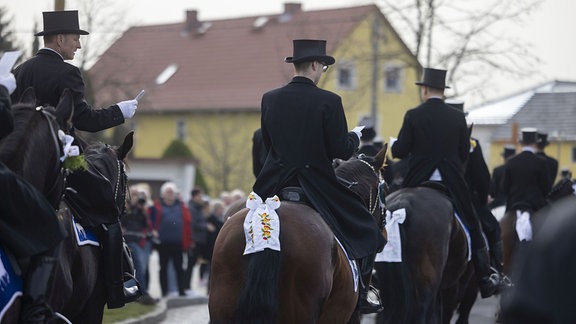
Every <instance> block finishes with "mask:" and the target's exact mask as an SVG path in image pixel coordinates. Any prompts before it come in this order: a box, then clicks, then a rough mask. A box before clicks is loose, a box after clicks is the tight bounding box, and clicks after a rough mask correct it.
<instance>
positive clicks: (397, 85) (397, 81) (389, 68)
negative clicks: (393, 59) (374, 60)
mask: <svg viewBox="0 0 576 324" xmlns="http://www.w3.org/2000/svg"><path fill="white" fill-rule="evenodd" d="M403 72H404V69H403V68H402V66H401V65H399V64H387V65H385V66H384V91H385V92H402V82H403V81H404V73H403Z"/></svg>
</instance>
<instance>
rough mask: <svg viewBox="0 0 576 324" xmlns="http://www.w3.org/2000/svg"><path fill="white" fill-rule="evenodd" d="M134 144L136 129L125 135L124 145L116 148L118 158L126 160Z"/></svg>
mask: <svg viewBox="0 0 576 324" xmlns="http://www.w3.org/2000/svg"><path fill="white" fill-rule="evenodd" d="M133 144H134V131H130V132H129V133H128V134H126V137H124V142H122V145H120V147H118V148H117V149H116V154H117V155H118V160H124V159H125V158H126V156H128V152H130V150H131V149H132V145H133Z"/></svg>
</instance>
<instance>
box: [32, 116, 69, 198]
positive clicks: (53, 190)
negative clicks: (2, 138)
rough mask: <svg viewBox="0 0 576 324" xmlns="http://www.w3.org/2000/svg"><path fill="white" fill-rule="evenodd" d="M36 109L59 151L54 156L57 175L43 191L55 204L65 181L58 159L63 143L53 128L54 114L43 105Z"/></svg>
mask: <svg viewBox="0 0 576 324" xmlns="http://www.w3.org/2000/svg"><path fill="white" fill-rule="evenodd" d="M36 111H39V112H41V113H42V116H44V118H46V121H47V122H48V126H49V128H50V134H51V135H52V139H53V140H54V145H55V147H56V152H58V153H59V154H58V155H57V157H56V165H57V166H58V175H57V176H56V179H55V180H54V181H53V182H52V186H51V187H50V188H49V189H48V191H47V192H46V193H45V196H46V198H47V199H48V201H50V202H51V203H52V202H54V203H55V204H58V203H59V202H60V198H61V196H62V193H63V192H64V184H65V182H66V176H65V172H64V166H63V163H62V162H61V161H60V155H61V154H63V152H64V147H63V143H62V142H61V141H60V138H59V136H58V132H57V131H56V130H55V129H54V125H53V122H54V121H55V120H56V116H54V114H53V113H52V112H50V111H47V110H46V109H44V107H42V106H38V107H36ZM47 183H48V182H47ZM53 207H55V208H58V206H57V205H56V206H54V205H53Z"/></svg>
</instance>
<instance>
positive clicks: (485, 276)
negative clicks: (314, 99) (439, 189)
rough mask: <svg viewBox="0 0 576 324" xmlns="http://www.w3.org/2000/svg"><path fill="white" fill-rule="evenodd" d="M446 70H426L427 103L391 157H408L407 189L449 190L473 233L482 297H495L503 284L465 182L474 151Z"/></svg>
mask: <svg viewBox="0 0 576 324" xmlns="http://www.w3.org/2000/svg"><path fill="white" fill-rule="evenodd" d="M445 82H446V71H445V70H437V69H430V68H425V69H424V73H423V76H422V81H421V82H417V83H416V84H417V85H419V86H420V93H421V95H422V98H423V99H424V100H425V102H424V103H423V104H421V105H420V106H418V107H416V108H414V109H411V110H409V111H408V112H406V115H405V116H404V122H403V124H402V128H401V129H400V132H399V134H398V139H397V141H396V142H395V143H394V144H392V154H393V155H394V157H397V158H402V159H403V158H409V162H408V163H409V166H408V173H407V174H406V178H405V179H404V186H408V187H414V186H418V185H420V184H422V183H423V182H426V181H441V182H442V183H443V184H444V185H445V186H446V187H447V189H448V191H449V193H450V195H451V196H452V198H453V200H454V204H455V209H456V211H457V212H458V214H459V215H460V217H462V220H463V221H464V222H465V224H466V226H467V228H468V230H469V231H470V236H471V241H472V242H471V243H472V262H473V263H474V268H475V270H476V271H475V273H476V277H477V279H478V281H479V288H480V293H481V295H482V297H483V298H486V297H489V296H491V295H493V294H494V293H495V292H496V290H497V288H498V286H499V282H500V278H499V276H498V274H496V273H493V272H492V271H491V269H490V258H489V256H488V249H487V248H486V242H485V240H484V237H483V236H482V229H481V226H480V222H479V220H478V217H477V215H476V212H475V210H474V208H473V206H472V201H471V198H470V194H469V191H468V186H467V185H466V181H465V179H464V168H465V163H466V160H467V159H468V155H469V151H470V136H469V130H468V125H467V123H466V118H465V116H464V114H463V113H462V112H460V111H457V110H456V109H454V108H453V107H451V106H449V105H447V104H446V103H445V102H444V89H446V88H449V87H447V86H446V84H445Z"/></svg>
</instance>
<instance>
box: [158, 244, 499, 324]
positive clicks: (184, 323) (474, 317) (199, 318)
mask: <svg viewBox="0 0 576 324" xmlns="http://www.w3.org/2000/svg"><path fill="white" fill-rule="evenodd" d="M192 283H193V284H192V287H193V288H194V293H195V294H197V295H200V296H206V288H205V286H202V285H201V284H200V283H199V280H198V267H196V268H195V269H194V273H193V279H192ZM149 288H150V294H151V295H152V296H154V297H159V296H160V295H161V294H160V287H159V280H158V255H157V254H156V253H155V252H153V253H152V255H151V257H150V287H149ZM497 305H498V299H497V298H495V297H491V298H487V299H480V298H479V299H478V300H477V301H476V304H475V305H474V308H473V309H472V314H471V316H470V324H490V323H494V314H496V311H497V307H498V306H497ZM209 320H210V319H209V316H208V305H206V304H201V305H195V306H185V307H178V308H170V309H169V310H168V313H167V316H166V319H165V320H164V321H162V322H161V323H162V324H208V323H209ZM453 322H454V321H453ZM372 323H374V317H373V316H367V317H365V318H364V319H363V320H362V324H372Z"/></svg>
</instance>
